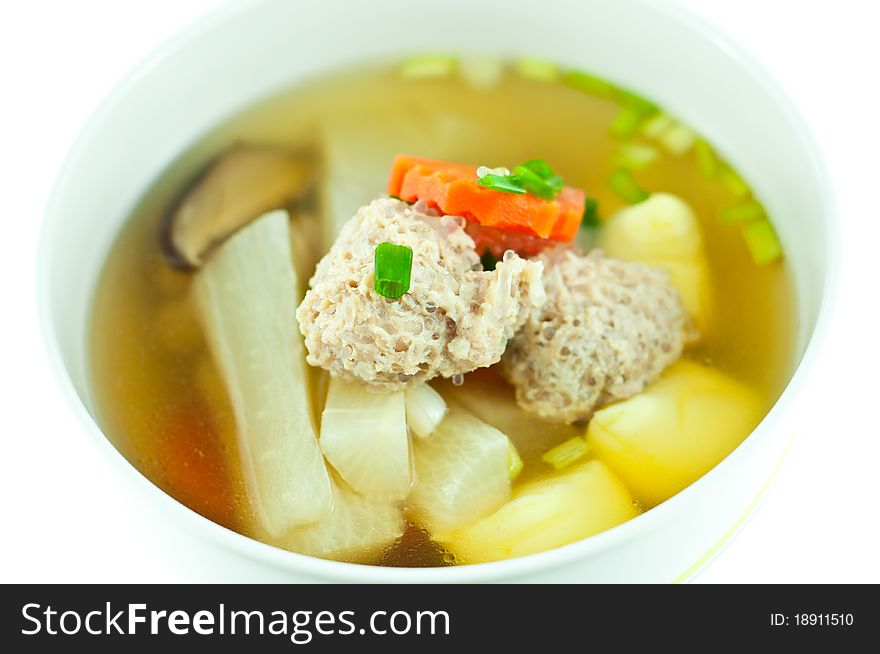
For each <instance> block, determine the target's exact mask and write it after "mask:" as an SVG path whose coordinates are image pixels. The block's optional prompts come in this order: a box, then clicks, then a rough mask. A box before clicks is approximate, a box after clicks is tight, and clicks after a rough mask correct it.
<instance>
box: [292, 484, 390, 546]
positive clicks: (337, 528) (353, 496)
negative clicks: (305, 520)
mask: <svg viewBox="0 0 880 654" xmlns="http://www.w3.org/2000/svg"><path fill="white" fill-rule="evenodd" d="M404 527H405V521H404V518H403V512H402V511H401V510H400V508H399V507H397V506H395V505H393V504H390V503H388V502H383V501H381V500H372V499H368V498H366V497H363V496H361V495H358V494H357V493H355V492H354V491H352V490H350V489H349V488H346V487H345V486H344V485H343V484H341V483H334V484H333V510H332V511H331V512H330V513H329V515H327V516H326V517H325V518H324V519H322V520H321V521H320V522H318V523H317V524H314V525H309V526H307V527H301V528H299V529H295V530H293V531H291V532H290V533H288V534H287V535H286V536H284V538H282V539H281V540H280V541H279V542H278V543H277V544H278V545H279V546H280V547H283V548H285V549H288V550H292V551H294V552H299V553H300V554H307V555H309V556H317V557H320V558H322V559H333V560H335V561H347V562H349V563H366V564H375V563H378V562H379V559H380V558H381V556H382V554H383V553H384V552H385V551H386V550H387V549H388V548H389V547H390V546H391V545H392V544H393V543H394V541H396V540H397V539H398V538H399V537H400V536H401V535H402V534H403V530H404Z"/></svg>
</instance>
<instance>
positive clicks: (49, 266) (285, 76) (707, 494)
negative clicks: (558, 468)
mask: <svg viewBox="0 0 880 654" xmlns="http://www.w3.org/2000/svg"><path fill="white" fill-rule="evenodd" d="M509 8H510V3H509V2H506V1H504V0H481V2H472V1H471V0H444V1H443V2H442V3H440V2H437V3H433V2H419V3H412V2H408V3H406V4H405V5H404V3H402V2H395V1H394V0H371V2H370V3H360V2H354V1H353V0H322V1H321V2H311V3H302V2H291V1H289V0H255V1H250V2H245V3H239V4H237V5H235V6H231V7H228V8H226V9H224V10H223V11H220V12H217V13H215V14H214V15H212V16H210V17H209V18H206V19H204V20H202V21H201V22H200V23H198V24H197V25H195V26H193V27H192V28H190V29H189V30H187V31H186V32H185V33H183V34H181V35H180V36H178V37H177V38H175V39H174V40H172V41H171V42H169V43H167V44H166V45H164V46H163V47H162V48H161V49H159V50H158V51H157V52H156V53H155V54H154V55H153V56H151V57H150V58H149V59H148V60H147V61H145V62H144V63H143V64H142V65H141V66H140V67H139V68H138V69H137V70H136V71H135V72H133V73H132V74H131V75H130V76H129V77H128V78H127V79H126V80H125V81H124V82H123V83H122V84H121V85H120V86H119V88H117V89H116V91H115V92H114V93H113V94H112V95H111V97H109V98H108V99H107V101H106V102H105V103H104V104H103V106H102V107H101V108H100V109H99V110H98V111H97V113H96V114H95V115H94V117H93V118H92V119H91V121H90V122H89V124H88V125H87V127H86V128H85V129H84V131H83V133H82V135H81V136H80V138H79V140H78V141H77V143H76V145H75V146H74V148H73V151H72V152H71V153H70V155H69V157H68V160H67V163H66V165H65V166H64V168H63V171H62V173H61V175H60V177H59V179H58V181H57V185H56V187H55V190H54V193H53V195H52V198H51V201H50V203H49V209H48V214H47V216H46V220H45V225H44V230H43V238H42V244H41V253H40V257H41V260H40V262H39V271H40V275H41V279H40V284H39V293H40V298H39V299H40V304H41V308H42V319H43V326H44V331H45V335H46V340H47V345H48V347H49V349H50V351H51V355H52V358H53V359H54V363H55V367H56V371H57V375H58V378H59V381H60V383H61V384H62V385H63V386H64V387H65V389H67V390H68V391H69V394H68V395H69V397H70V400H71V401H72V402H73V403H74V404H75V406H76V408H77V411H78V412H79V413H80V414H81V416H82V418H83V421H84V425H85V428H86V430H87V431H88V432H89V433H90V434H91V436H92V438H91V439H89V440H84V441H83V447H93V446H98V447H100V448H102V449H104V450H105V451H107V452H108V453H109V455H110V461H111V465H113V466H115V467H117V468H118V469H119V471H120V473H121V478H122V479H123V480H124V481H122V482H121V483H123V484H124V485H126V486H128V487H129V492H130V493H131V495H132V497H133V498H134V499H135V500H136V501H137V502H138V503H139V508H137V509H135V510H138V511H140V512H141V515H142V516H143V518H142V519H143V520H144V521H146V522H147V524H148V528H145V529H144V533H145V534H146V533H149V534H151V537H152V539H153V540H154V542H156V543H157V544H158V545H157V546H159V547H162V546H163V544H164V547H165V556H166V557H167V558H168V559H169V560H173V561H176V562H178V563H180V564H181V565H183V566H190V567H191V566H198V567H199V568H200V569H201V570H202V571H203V573H204V575H208V576H211V575H216V578H218V579H220V578H222V579H251V580H272V579H274V580H300V581H323V580H335V581H378V582H407V581H431V582H433V581H467V582H473V581H489V580H493V581H494V580H505V581H673V580H684V579H687V578H689V577H690V576H691V575H693V573H695V572H696V571H697V570H698V569H699V568H700V567H701V566H702V565H704V564H705V563H706V562H707V561H708V560H710V559H711V558H712V556H713V555H714V554H715V553H716V552H717V551H718V550H719V549H720V548H721V547H722V546H723V545H724V544H725V543H726V542H727V541H729V539H730V538H731V537H732V536H733V535H734V534H735V533H736V531H737V530H738V529H739V527H740V526H741V524H742V523H743V521H744V520H745V518H746V517H747V516H748V515H749V513H750V512H751V511H752V509H753V508H754V507H755V505H756V504H757V502H758V501H759V500H760V498H761V497H762V496H763V494H764V493H765V492H766V490H767V488H768V487H769V484H770V481H771V480H772V479H773V477H774V472H775V471H777V470H778V468H779V465H780V463H781V461H782V459H783V458H784V454H785V452H786V448H787V446H788V444H789V443H790V442H791V440H792V437H793V434H794V425H793V422H792V421H793V416H794V415H795V414H796V411H795V410H794V409H795V406H796V403H797V401H798V395H799V388H800V387H801V386H802V385H803V380H804V378H805V377H806V375H808V374H809V370H810V364H811V362H812V361H813V360H814V359H815V357H816V356H817V350H818V347H819V342H820V340H821V338H822V336H823V334H824V331H825V326H826V323H827V322H828V320H829V315H828V314H829V300H830V298H831V296H832V293H833V289H834V283H833V282H834V276H835V275H834V273H835V269H836V265H835V261H836V256H837V226H836V223H835V217H834V208H833V202H832V198H831V192H830V190H829V185H828V181H827V180H828V178H827V175H826V174H825V171H824V170H823V167H822V164H821V162H820V160H819V158H818V156H817V152H816V148H815V146H814V145H813V142H812V141H811V139H810V137H809V136H808V134H807V131H806V130H805V129H804V126H803V124H802V122H801V119H800V117H799V116H798V115H797V112H796V111H795V110H794V108H793V107H792V105H791V103H789V102H788V101H787V100H786V99H785V98H784V97H783V96H782V94H781V93H780V91H779V89H778V88H777V87H776V86H775V85H774V84H773V83H772V82H771V81H769V80H768V78H767V77H766V75H765V74H764V72H763V71H762V70H761V68H760V66H759V65H758V64H757V63H756V62H755V61H754V60H752V59H751V58H750V57H748V56H747V55H746V54H745V53H743V52H742V51H740V50H739V49H738V48H736V47H735V46H734V45H733V44H731V43H729V42H728V41H726V40H725V39H724V38H722V37H721V36H720V35H719V34H717V33H715V32H714V31H713V30H712V29H710V28H709V27H708V26H707V25H705V24H703V23H702V22H700V21H698V20H696V19H695V18H694V17H693V16H692V15H690V14H688V13H687V12H685V11H684V10H682V9H680V8H678V7H676V6H674V5H670V4H669V3H663V4H661V3H655V2H648V1H644V0H640V1H627V2H622V1H621V2H607V1H605V0H570V1H567V0H542V1H541V2H534V3H524V4H522V5H517V10H516V11H510V10H509ZM404 9H405V10H404ZM404 17H405V20H406V22H405V23H404ZM426 50H428V51H431V50H434V51H437V50H439V51H444V52H465V53H477V54H479V53H492V54H502V55H511V56H514V55H517V54H527V55H532V56H540V57H543V58H547V59H550V60H554V61H558V62H560V63H561V64H564V65H567V66H569V67H573V68H574V67H576V68H583V69H586V70H591V71H594V72H596V73H598V74H601V75H603V76H606V77H608V78H610V79H612V80H615V81H617V82H619V83H621V84H623V85H625V86H628V87H631V88H634V89H636V90H638V91H640V92H642V93H643V94H645V95H646V96H648V97H651V98H654V99H656V100H657V101H659V102H660V103H661V104H663V105H664V106H666V107H668V109H669V110H670V111H672V112H673V113H675V114H677V115H679V116H681V117H683V118H685V119H686V120H687V121H688V122H689V123H690V124H692V125H693V126H694V127H696V128H697V129H698V130H699V131H700V132H702V133H703V134H706V135H707V136H708V137H709V138H710V139H711V140H712V141H713V142H714V143H715V144H716V145H717V146H718V147H719V148H720V149H721V150H722V151H723V152H725V153H726V155H727V156H728V158H729V159H730V160H731V161H732V162H733V163H734V164H735V165H736V166H737V167H738V168H739V169H740V170H741V171H742V172H743V173H744V174H745V176H746V177H747V178H748V179H749V180H750V181H751V182H752V183H753V186H754V187H755V189H756V190H757V193H758V194H759V195H760V196H761V197H762V198H763V199H764V201H765V203H766V205H767V206H768V209H769V211H770V213H771V214H772V216H773V218H774V221H775V224H776V226H777V229H778V231H779V233H780V235H781V238H782V240H783V242H784V246H785V250H786V252H787V256H788V265H790V266H791V267H792V269H793V270H794V273H795V279H796V288H797V293H798V309H797V310H798V313H799V320H798V325H799V332H798V335H797V339H798V343H797V352H798V355H799V358H800V363H799V366H798V369H797V372H796V373H795V375H794V378H793V379H792V381H791V383H790V384H789V386H788V388H787V390H786V391H785V393H784V394H783V396H782V398H781V399H780V400H779V402H778V403H777V404H776V406H775V407H774V408H773V410H772V411H771V412H770V414H769V415H768V416H767V417H766V418H765V419H764V421H763V422H762V423H761V425H760V426H759V427H758V428H757V429H756V430H755V432H754V433H753V434H752V435H751V436H749V438H747V439H746V440H745V442H744V443H743V444H742V445H740V447H738V448H737V449H736V451H734V452H733V453H732V454H731V455H730V456H728V457H727V458H726V459H725V460H724V461H723V462H722V463H720V464H719V465H718V466H717V467H716V468H715V469H713V470H712V471H711V472H709V473H708V474H707V475H706V476H704V477H703V478H702V479H700V480H699V481H697V482H696V483H695V484H693V485H692V486H690V487H689V488H687V489H686V490H685V491H683V492H682V493H679V494H678V495H676V496H675V497H673V498H672V499H670V500H669V501H667V502H665V503H663V504H662V505H660V506H659V507H657V508H655V509H653V510H651V511H649V512H647V513H645V514H644V515H641V516H639V517H638V518H636V519H634V520H631V521H629V522H627V523H625V524H623V525H620V526H618V527H616V528H614V529H611V530H609V531H606V532H604V533H601V534H598V535H596V536H594V537H592V538H589V539H587V540H584V541H581V542H578V543H573V544H571V545H568V546H565V547H562V548H559V549H556V550H553V551H550V552H545V553H541V554H537V555H533V556H528V557H524V558H520V559H516V560H512V561H506V562H500V563H491V564H482V565H475V566H464V567H457V568H445V569H429V570H417V569H411V570H407V569H387V568H370V567H365V566H355V565H350V564H344V563H336V562H332V561H322V560H317V559H313V558H310V557H306V556H301V555H297V554H293V553H290V552H285V551H282V550H278V549H275V548H272V547H269V546H266V545H263V544H261V543H258V542H256V541H253V540H250V539H248V538H245V537H244V536H241V535H239V534H236V533H234V532H231V531H228V530H226V529H224V528H223V527H220V526H218V525H216V524H214V523H212V522H210V521H208V520H206V519H205V518H202V517H201V516H199V515H197V514H195V513H194V512H192V511H190V510H189V509H187V508H186V507H184V506H183V505H181V504H179V503H177V502H176V501H175V500H173V499H171V498H170V497H169V496H167V495H165V494H164V493H163V492H162V491H160V490H159V489H158V488H156V487H155V486H153V485H152V484H151V483H150V482H148V481H147V480H145V479H144V478H143V477H142V476H141V475H140V474H139V473H138V472H137V471H136V470H135V469H134V468H133V467H132V466H131V465H130V464H129V463H128V462H126V460H125V459H124V458H123V457H122V456H121V455H119V454H118V453H117V452H116V450H115V449H113V447H112V446H111V445H110V443H109V442H108V441H107V439H106V438H105V437H104V435H103V434H102V433H101V431H100V427H99V426H98V425H97V424H96V422H95V420H94V419H93V414H92V410H91V407H92V400H91V389H90V388H89V384H88V377H89V376H88V370H87V357H86V343H87V335H88V318H89V308H90V302H91V299H92V292H93V290H94V288H95V283H96V279H97V276H98V274H99V271H100V268H101V265H102V263H103V261H104V258H105V255H106V253H107V250H108V248H109V246H110V245H111V243H112V241H113V239H114V237H115V235H116V234H117V232H118V230H119V228H120V226H121V224H122V222H123V221H124V220H125V218H126V216H127V215H128V212H129V210H130V209H131V208H132V206H133V205H134V203H135V202H136V200H137V199H138V197H139V196H140V195H141V194H142V193H143V191H144V190H145V189H146V187H147V186H148V185H149V183H150V182H151V181H152V180H153V179H154V178H155V177H156V176H157V174H158V173H159V172H160V171H162V170H163V169H164V168H165V167H166V166H167V165H168V164H169V163H170V162H171V161H172V160H173V159H174V158H175V157H176V156H177V155H178V153H180V152H181V151H182V150H184V149H185V148H186V146H187V145H189V144H190V143H192V142H193V141H194V140H195V139H196V138H197V137H198V136H199V135H200V134H202V133H203V132H204V131H206V130H207V129H208V128H209V127H211V126H213V125H215V124H216V123H218V122H220V121H222V120H223V119H224V118H225V117H227V116H229V115H230V114H232V113H234V112H236V111H237V110H239V109H240V108H242V107H245V106H247V105H248V104H250V103H252V102H254V101H255V100H257V99H259V98H261V97H263V96H265V95H267V94H270V93H271V92H273V91H276V90H279V89H281V88H283V87H285V86H287V85H290V84H292V83H295V82H297V80H301V79H304V78H306V77H311V76H315V75H319V74H321V73H322V72H323V71H327V70H330V69H336V68H340V67H344V66H346V65H349V64H351V63H353V62H360V61H363V60H369V59H387V58H394V57H399V56H400V55H402V54H404V53H408V52H414V51H426Z"/></svg>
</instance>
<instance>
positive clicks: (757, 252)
mask: <svg viewBox="0 0 880 654" xmlns="http://www.w3.org/2000/svg"><path fill="white" fill-rule="evenodd" d="M742 233H743V238H745V240H746V245H747V246H748V248H749V252H751V253H752V259H754V260H755V263H756V264H758V265H759V266H762V265H764V264H767V263H772V262H773V261H776V260H778V259H781V258H782V245H780V243H779V238H778V237H777V236H776V232H775V231H774V229H773V225H771V224H770V221H768V220H759V221H758V222H754V223H751V224H749V225H746V226H745V227H743V230H742Z"/></svg>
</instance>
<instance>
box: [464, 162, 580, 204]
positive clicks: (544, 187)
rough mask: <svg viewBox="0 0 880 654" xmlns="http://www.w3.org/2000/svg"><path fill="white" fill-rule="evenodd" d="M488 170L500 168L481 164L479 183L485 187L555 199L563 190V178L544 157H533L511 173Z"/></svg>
mask: <svg viewBox="0 0 880 654" xmlns="http://www.w3.org/2000/svg"><path fill="white" fill-rule="evenodd" d="M488 170H498V169H497V168H496V169H490V168H485V167H484V166H480V167H479V168H478V169H477V174H478V175H480V177H479V179H478V180H477V184H479V185H480V186H482V187H484V188H490V189H493V190H495V191H504V192H505V193H516V194H518V195H523V194H525V193H530V194H531V195H534V196H536V197H539V198H542V199H544V200H555V199H556V196H557V195H559V192H560V191H561V190H562V185H563V183H564V182H563V179H562V178H561V177H560V176H559V175H557V174H556V173H554V172H553V169H552V168H550V165H549V164H548V163H547V162H546V161H544V160H543V159H531V160H529V161H526V162H525V163H521V164H520V165H518V166H516V167H515V168H514V169H513V172H512V173H511V174H510V175H499V174H496V173H494V172H485V171H488Z"/></svg>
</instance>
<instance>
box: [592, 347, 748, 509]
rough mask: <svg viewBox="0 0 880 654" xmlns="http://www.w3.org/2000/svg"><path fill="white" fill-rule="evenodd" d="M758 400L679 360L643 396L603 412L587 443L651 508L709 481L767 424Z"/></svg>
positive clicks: (712, 372) (707, 370)
mask: <svg viewBox="0 0 880 654" xmlns="http://www.w3.org/2000/svg"><path fill="white" fill-rule="evenodd" d="M762 409H763V407H762V405H761V401H760V399H759V398H758V396H757V394H756V393H755V392H753V391H752V390H751V389H749V388H747V387H746V386H744V385H743V384H741V383H739V382H737V381H734V380H733V379H731V378H729V377H727V376H726V375H724V374H722V373H720V372H718V371H716V370H713V369H711V368H706V367H704V366H702V365H699V364H697V363H693V362H691V361H684V360H683V361H679V362H678V363H676V364H675V365H673V366H672V367H671V368H669V369H668V370H667V371H666V372H665V373H664V374H663V375H662V376H661V377H660V379H659V380H658V381H657V382H655V383H654V384H652V385H651V386H649V387H648V388H647V389H646V390H644V391H643V392H642V393H640V394H639V395H636V396H635V397H633V398H630V399H629V400H626V401H624V402H619V403H617V404H612V405H611V406H608V407H605V408H604V409H601V410H600V411H597V412H596V413H595V415H594V416H593V419H592V420H591V421H590V425H589V427H588V429H587V441H588V442H589V443H590V444H591V445H592V446H593V448H594V450H595V451H596V453H597V454H598V456H599V458H600V459H601V460H603V461H604V462H605V463H607V464H608V466H609V467H610V468H611V469H612V470H614V472H616V473H617V475H618V476H619V477H620V478H621V479H622V480H623V482H624V483H625V484H626V485H627V486H628V487H629V488H630V490H632V492H633V494H634V495H635V496H636V498H638V499H639V501H641V502H642V503H643V504H644V505H645V506H646V507H652V506H655V505H657V504H659V503H660V502H662V501H664V500H666V499H667V498H669V497H671V496H672V495H675V494H676V493H677V492H678V491H680V490H682V489H683V488H685V487H686V486H689V485H690V484H691V483H693V482H694V481H696V480H697V479H699V478H700V477H701V476H703V475H704V474H705V473H706V472H707V471H708V470H710V469H711V468H712V467H713V466H715V465H716V464H717V463H718V462H719V461H721V460H722V459H723V458H724V457H725V456H727V455H728V454H730V452H732V451H733V450H734V448H736V446H737V445H739V443H740V442H741V441H742V440H743V439H744V438H745V437H746V436H748V434H749V433H750V432H751V431H752V429H754V427H755V426H756V425H757V424H758V422H759V421H760V420H761V414H762Z"/></svg>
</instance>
